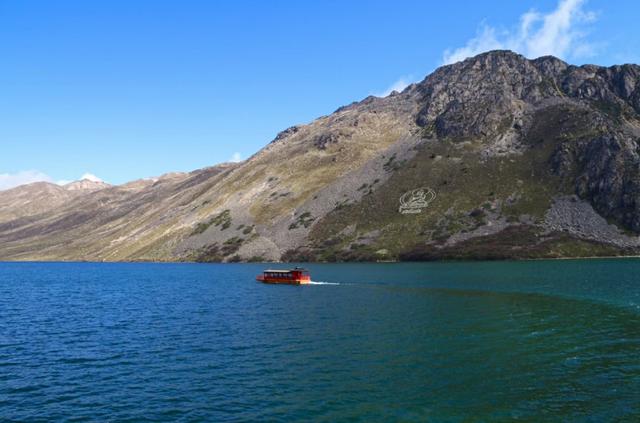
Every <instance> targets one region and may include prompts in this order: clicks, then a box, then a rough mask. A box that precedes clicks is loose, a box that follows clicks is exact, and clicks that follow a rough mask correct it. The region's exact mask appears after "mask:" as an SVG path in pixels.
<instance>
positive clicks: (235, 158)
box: [229, 151, 242, 163]
mask: <svg viewBox="0 0 640 423" xmlns="http://www.w3.org/2000/svg"><path fill="white" fill-rule="evenodd" d="M229 161H230V162H231V163H239V162H241V161H242V154H240V153H239V152H237V151H236V152H235V153H233V155H232V156H231V158H230V159H229Z"/></svg>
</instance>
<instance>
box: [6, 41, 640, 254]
mask: <svg viewBox="0 0 640 423" xmlns="http://www.w3.org/2000/svg"><path fill="white" fill-rule="evenodd" d="M639 82H640V67H638V66H636V65H624V66H614V67H610V68H603V67H597V66H593V65H585V66H580V67H576V66H571V65H568V64H566V63H564V62H562V61H560V60H558V59H556V58H553V57H542V58H539V59H536V60H527V59H525V58H524V57H522V56H520V55H517V54H515V53H512V52H507V51H495V52H489V53H485V54H482V55H479V56H476V57H474V58H471V59H467V60H465V61H463V62H460V63H456V64H453V65H449V66H444V67H442V68H439V69H438V70H436V71H435V72H434V73H433V74H431V75H429V76H428V77H427V78H426V79H425V80H424V81H422V82H420V83H418V84H413V85H411V86H409V87H408V88H407V89H405V90H404V91H403V92H402V93H392V95H390V96H388V97H385V98H376V97H368V98H366V99H365V100H363V101H361V102H358V103H353V104H351V105H349V106H346V107H342V108H340V109H338V110H336V111H335V112H334V113H332V114H331V115H329V116H324V117H321V118H319V119H317V120H315V121H314V122H312V123H310V124H308V125H301V126H294V127H291V128H289V129H287V130H285V131H283V132H281V133H280V134H278V136H277V137H276V138H275V139H274V140H273V141H272V142H271V143H270V144H268V145H267V146H266V147H265V148H263V149H262V150H261V151H259V152H258V153H257V154H255V155H254V156H253V157H251V158H250V159H248V160H246V161H245V162H242V163H239V164H226V165H220V166H216V167H213V168H209V169H204V170H200V171H195V172H192V173H190V174H177V175H170V176H167V177H165V178H160V179H159V180H157V181H155V182H154V181H145V182H136V183H131V184H127V185H125V186H121V187H109V188H105V189H100V190H98V191H95V192H89V193H86V194H84V195H82V196H81V198H80V197H79V198H75V199H71V200H65V201H60V203H59V204H58V203H56V204H54V205H53V206H52V207H51V208H50V209H46V210H45V209H37V210H36V211H35V212H34V210H33V209H32V210H31V211H28V210H29V208H28V207H26V206H25V207H24V208H23V209H24V212H23V213H22V214H19V213H18V214H16V213H15V212H12V213H13V214H12V215H10V214H9V213H5V214H4V216H6V217H4V218H3V219H4V220H0V258H1V259H15V260H26V259H30V260H33V259H49V260H53V259H62V260H199V261H229V260H280V259H284V260H388V259H404V260H419V259H438V258H524V257H569V256H585V255H617V254H634V253H636V251H637V249H638V248H639V247H640V239H639V237H638V232H640V201H638V200H639V199H640V197H639V194H640V187H639V184H640V175H639V174H638V172H639V169H640V157H639V156H638V145H639V144H638V143H639V141H640V83H639ZM2 199H3V195H2V193H0V200H2ZM10 201H14V200H10ZM4 202H5V200H3V203H4ZM12 204H14V203H12ZM16 204H17V203H16ZM52 204H53V203H52ZM14 209H15V208H14ZM18 209H20V207H18ZM1 210H2V209H1V208H0V211H1ZM0 216H3V215H2V214H0Z"/></svg>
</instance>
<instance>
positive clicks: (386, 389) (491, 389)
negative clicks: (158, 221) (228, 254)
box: [0, 259, 640, 422]
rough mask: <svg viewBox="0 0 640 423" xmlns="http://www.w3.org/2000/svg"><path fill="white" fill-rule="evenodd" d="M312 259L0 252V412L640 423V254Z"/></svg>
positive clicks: (11, 417) (24, 416)
mask: <svg viewBox="0 0 640 423" xmlns="http://www.w3.org/2000/svg"><path fill="white" fill-rule="evenodd" d="M278 267H286V266H278ZM306 267H307V268H309V269H310V270H311V275H312V279H313V280H314V281H316V282H326V283H318V284H314V285H309V286H273V285H263V284H259V283H257V282H255V276H256V275H257V274H258V273H259V272H261V271H262V269H263V268H265V265H261V264H146V263H144V264H142V263H140V264H133V263H132V264H126V263H121V264H102V263H100V264H97V263H96V264H93V263H0V420H2V421H43V422H44V421H74V422H80V421H121V422H125V421H131V422H142V421H182V422H191V421H216V422H221V421H326V422H335V421H347V420H348V421H365V422H372V421H407V422H411V421H418V422H419V421H436V422H439V421H446V422H458V421H512V420H515V419H521V420H524V421H593V422H602V421H613V420H629V421H632V420H635V421H638V420H640V282H639V280H638V275H640V260H635V259H617V260H565V261H527V262H473V263H471V262H470V263H411V264H400V263H398V264H309V265H307V266H306Z"/></svg>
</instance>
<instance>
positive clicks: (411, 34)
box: [0, 0, 640, 189]
mask: <svg viewBox="0 0 640 423" xmlns="http://www.w3.org/2000/svg"><path fill="white" fill-rule="evenodd" d="M638 16H640V3H638V2H637V1H616V2H607V1H604V0H588V1H587V0H583V1H580V0H561V1H557V0H553V1H527V0H521V1H495V2H489V1H487V2H480V1H478V2H467V1H455V0H451V1H448V2H427V1H403V0H395V1H393V2H391V1H388V2H383V1H371V0H368V1H348V2H345V1H327V0H324V1H295V2H294V1H290V2H287V1H270V2H264V1H252V2H250V1H229V2H222V1H189V0H183V1H161V0H156V1H144V0H128V1H117V0H110V1H101V2H99V1H63V0H60V1H41V2H38V1H29V0H23V1H14V0H0V93H1V94H0V145H1V147H2V150H1V152H0V189H3V188H7V187H10V186H14V185H16V184H20V183H25V182H30V181H33V180H49V181H62V180H74V179H78V178H80V177H81V176H82V175H84V174H86V173H90V174H93V175H97V176H98V177H100V178H102V179H104V180H106V181H108V182H111V183H116V184H119V183H123V182H126V181H129V180H133V179H137V178H141V177H150V176H155V175H160V174H162V173H166V172H170V171H189V170H193V169H197V168H201V167H205V166H210V165H214V164H216V163H219V162H223V161H229V160H232V159H234V160H237V159H244V158H247V157H248V156H250V155H251V154H253V153H255V152H256V151H257V150H258V149H260V148H261V147H262V146H264V145H265V144H266V143H268V142H269V141H270V140H271V139H273V137H274V136H275V135H276V133H277V132H279V131H280V130H282V129H285V128H287V127H289V126H291V125H294V124H299V123H305V122H309V121H310V120H312V119H314V118H316V117H318V116H321V115H325V114H329V113H331V112H332V111H333V110H335V109H336V108H338V107H339V106H341V105H344V104H348V103H350V102H352V101H356V100H360V99H362V98H364V97H366V96H367V95H370V94H377V95H384V94H385V93H386V92H388V90H389V89H390V88H391V87H396V88H402V87H403V86H404V85H406V84H407V83H409V82H412V81H415V80H420V79H422V78H424V76H425V75H427V74H428V73H430V72H431V71H433V70H434V69H435V68H436V67H438V66H440V65H441V64H443V63H447V62H451V61H455V60H459V59H461V58H464V57H466V56H468V55H472V54H475V53H479V52H481V51H485V50H488V49H493V48H511V49H515V50H518V51H519V52H521V53H523V54H525V55H527V56H529V57H535V56H538V55H541V54H556V55H559V56H560V57H562V58H563V59H565V60H568V61H570V62H572V63H577V64H582V63H596V64H602V65H611V64H615V63H624V62H636V63H637V62H640V31H637V30H636V27H637V17H638Z"/></svg>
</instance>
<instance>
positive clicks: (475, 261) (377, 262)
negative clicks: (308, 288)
mask: <svg viewBox="0 0 640 423" xmlns="http://www.w3.org/2000/svg"><path fill="white" fill-rule="evenodd" d="M610 259H640V255H620V256H578V257H542V258H539V257H531V258H504V259H489V260H487V259H469V258H465V259H446V260H385V261H304V262H293V261H292V262H285V261H239V262H223V261H218V262H200V261H184V260H175V261H174V260H5V259H0V264H5V263H6V264H14V263H43V264H46V263H51V264H55V263H61V264H74V263H75V264H80V263H86V264H144V263H148V264H278V265H288V264H297V263H308V264H404V263H480V262H487V263H488V262H525V261H560V260H610Z"/></svg>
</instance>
